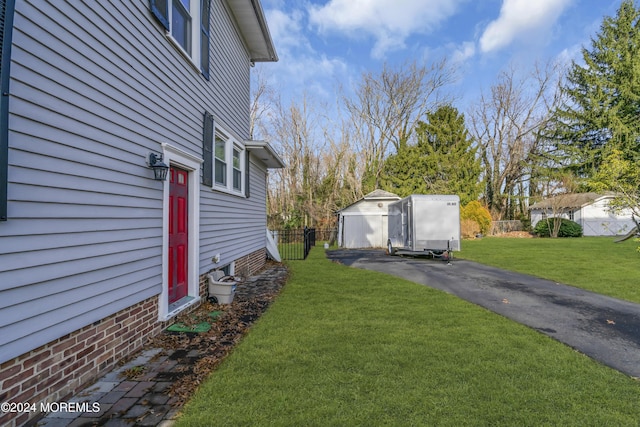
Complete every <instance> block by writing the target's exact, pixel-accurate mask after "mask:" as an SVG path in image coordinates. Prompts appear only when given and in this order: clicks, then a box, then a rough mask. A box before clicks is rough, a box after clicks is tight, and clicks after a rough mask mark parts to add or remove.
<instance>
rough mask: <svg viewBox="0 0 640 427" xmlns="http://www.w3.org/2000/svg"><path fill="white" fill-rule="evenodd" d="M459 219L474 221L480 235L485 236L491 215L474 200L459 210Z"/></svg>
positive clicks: (489, 226) (489, 225)
mask: <svg viewBox="0 0 640 427" xmlns="http://www.w3.org/2000/svg"><path fill="white" fill-rule="evenodd" d="M460 219H462V220H465V219H470V220H472V221H475V223H476V224H478V227H480V232H481V233H482V234H487V233H488V232H489V229H490V228H491V214H490V213H489V210H488V209H487V208H485V207H484V206H482V205H481V204H480V202H478V201H475V200H474V201H473V202H469V203H467V205H466V206H465V207H463V208H462V209H461V210H460Z"/></svg>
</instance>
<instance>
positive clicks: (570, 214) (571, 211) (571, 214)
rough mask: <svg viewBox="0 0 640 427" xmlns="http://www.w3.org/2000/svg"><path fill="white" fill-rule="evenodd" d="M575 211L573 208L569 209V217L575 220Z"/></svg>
mask: <svg viewBox="0 0 640 427" xmlns="http://www.w3.org/2000/svg"><path fill="white" fill-rule="evenodd" d="M574 212H575V211H574V210H573V209H571V210H569V219H570V220H571V221H575V219H573V217H574V215H573V214H574Z"/></svg>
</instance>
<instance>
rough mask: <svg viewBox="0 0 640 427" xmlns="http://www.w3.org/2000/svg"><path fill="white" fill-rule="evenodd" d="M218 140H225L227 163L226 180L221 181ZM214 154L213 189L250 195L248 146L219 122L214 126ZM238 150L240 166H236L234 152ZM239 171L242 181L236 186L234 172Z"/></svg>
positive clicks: (225, 160) (237, 194)
mask: <svg viewBox="0 0 640 427" xmlns="http://www.w3.org/2000/svg"><path fill="white" fill-rule="evenodd" d="M218 141H221V142H224V144H225V145H224V154H225V159H224V165H225V175H224V176H225V182H224V183H220V182H219V181H218V180H217V179H216V175H217V172H218V162H220V159H219V158H218V157H217V156H216V149H215V145H216V143H217V142H218ZM213 146H214V149H213V153H212V154H213V155H212V165H213V167H212V174H213V179H212V182H213V185H212V189H214V190H217V191H222V192H225V193H229V194H233V195H235V196H241V197H245V198H247V197H248V183H247V167H246V161H247V153H248V150H247V147H245V145H244V144H242V143H241V142H240V141H238V140H237V139H235V138H233V137H232V136H230V134H229V133H227V132H225V131H224V129H221V128H220V127H219V126H218V125H217V124H216V125H215V128H214V142H213ZM234 150H236V151H237V152H238V157H237V159H238V161H239V167H237V168H236V167H235V166H234V156H233V152H234ZM235 171H237V172H239V173H240V183H239V185H238V187H236V186H234V177H233V175H234V172H235Z"/></svg>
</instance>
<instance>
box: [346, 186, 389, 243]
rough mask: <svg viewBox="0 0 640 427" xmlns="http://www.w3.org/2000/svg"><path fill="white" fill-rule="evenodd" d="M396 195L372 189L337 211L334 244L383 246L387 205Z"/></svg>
mask: <svg viewBox="0 0 640 427" xmlns="http://www.w3.org/2000/svg"><path fill="white" fill-rule="evenodd" d="M397 200H400V197H398V196H397V195H395V194H393V193H389V192H387V191H383V190H375V191H373V192H371V193H369V194H367V195H366V196H364V197H363V198H362V199H360V200H358V201H357V202H355V203H353V204H351V205H349V206H347V207H346V208H344V209H342V210H340V211H338V244H339V245H340V246H342V247H344V248H385V247H386V246H387V235H388V221H389V209H388V207H389V204H390V203H393V202H395V201H397Z"/></svg>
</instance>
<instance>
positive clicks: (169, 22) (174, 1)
mask: <svg viewBox="0 0 640 427" xmlns="http://www.w3.org/2000/svg"><path fill="white" fill-rule="evenodd" d="M210 2H211V0H149V3H150V7H151V13H153V16H154V17H155V18H156V19H157V20H158V22H159V23H160V24H161V25H162V26H163V27H164V29H165V30H166V31H167V36H168V37H169V38H170V40H172V41H173V42H174V43H175V44H176V45H177V46H178V48H179V49H180V50H181V51H182V53H183V54H184V55H185V56H187V57H188V58H189V59H190V60H191V61H192V62H193V63H194V65H195V66H197V67H199V68H200V71H201V72H202V75H203V76H204V77H205V78H206V79H207V80H209V46H210V43H209V40H210V32H209V24H210V8H211V3H210Z"/></svg>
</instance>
